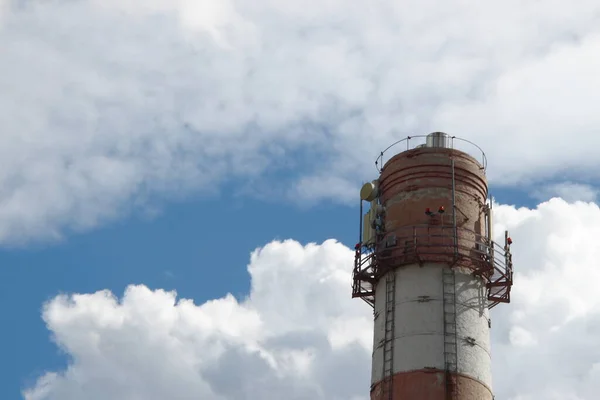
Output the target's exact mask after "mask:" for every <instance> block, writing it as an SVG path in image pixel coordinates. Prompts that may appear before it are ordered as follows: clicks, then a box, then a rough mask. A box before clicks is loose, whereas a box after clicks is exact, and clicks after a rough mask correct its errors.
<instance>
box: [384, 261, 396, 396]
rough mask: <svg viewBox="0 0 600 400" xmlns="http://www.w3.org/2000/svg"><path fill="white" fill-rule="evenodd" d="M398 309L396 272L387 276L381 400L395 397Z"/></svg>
mask: <svg viewBox="0 0 600 400" xmlns="http://www.w3.org/2000/svg"><path fill="white" fill-rule="evenodd" d="M395 309H396V271H395V270H392V271H389V272H388V273H387V274H386V276H385V326H384V341H383V380H382V381H383V382H382V391H381V400H385V399H386V398H387V400H393V397H394V390H393V386H394V331H395V329H394V328H395V325H394V319H395V318H394V317H395V315H394V314H395Z"/></svg>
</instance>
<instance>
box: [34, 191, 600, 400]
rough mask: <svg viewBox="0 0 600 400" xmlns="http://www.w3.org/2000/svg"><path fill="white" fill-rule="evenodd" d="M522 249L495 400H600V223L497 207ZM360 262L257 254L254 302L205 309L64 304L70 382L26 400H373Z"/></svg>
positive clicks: (578, 209) (52, 379) (499, 316)
mask: <svg viewBox="0 0 600 400" xmlns="http://www.w3.org/2000/svg"><path fill="white" fill-rule="evenodd" d="M495 209H496V219H497V222H496V224H497V232H498V234H499V235H502V234H503V233H502V231H503V230H505V229H508V230H510V231H511V236H512V237H513V239H514V244H513V253H514V263H515V268H516V274H515V280H516V284H515V286H514V289H513V299H512V300H513V301H512V303H511V304H510V305H502V306H499V307H496V308H494V310H493V311H492V321H493V322H492V328H493V329H492V331H493V337H492V339H493V347H492V352H493V367H494V389H495V390H494V391H495V393H496V396H497V398H501V399H507V400H541V399H556V400H559V399H573V400H593V399H596V397H597V393H598V390H600V386H599V383H598V382H600V381H599V380H598V376H599V371H600V367H599V365H600V349H598V346H597V345H596V342H597V337H598V334H600V292H599V291H598V290H597V288H596V285H595V282H598V280H599V279H600V272H599V271H598V268H597V262H596V260H597V259H598V257H600V250H599V247H598V246H596V245H595V238H597V237H598V235H599V234H600V209H599V207H598V205H596V204H592V203H582V202H576V203H567V202H565V201H563V200H560V199H553V200H551V201H549V202H545V203H542V204H540V205H539V206H538V207H537V208H535V209H527V208H520V209H516V208H514V207H512V206H504V205H498V206H497V207H496V208H495ZM352 261H353V251H352V250H351V249H348V248H346V247H345V246H343V245H342V244H340V243H338V242H336V241H334V240H328V241H326V242H324V243H322V244H320V245H317V244H309V245H306V246H302V245H300V244H299V243H297V242H295V241H292V240H288V241H285V242H272V243H270V244H268V245H266V246H264V247H263V248H261V249H258V250H256V251H255V252H254V253H253V254H252V256H251V261H250V264H249V266H248V269H249V272H250V274H251V278H252V285H251V293H250V294H249V296H248V298H246V299H244V300H243V301H239V300H236V299H235V298H233V297H232V296H226V297H224V298H221V299H215V300H213V301H209V302H206V303H204V304H201V305H195V304H194V303H193V302H192V301H191V300H185V299H181V300H177V299H176V294H175V293H173V292H164V291H161V290H156V291H151V290H149V289H148V288H146V287H144V286H131V287H129V288H128V289H127V291H126V292H125V294H124V295H123V297H122V298H121V299H117V298H116V297H115V296H114V295H112V294H111V293H109V292H106V291H101V292H97V293H93V294H76V295H71V296H65V295H63V296H58V297H56V298H55V299H53V300H52V301H50V302H49V303H48V304H47V305H46V306H45V309H44V319H45V321H46V323H47V325H48V328H49V329H50V331H51V332H52V334H53V337H54V340H55V341H56V343H57V344H58V345H59V346H60V347H61V348H62V349H63V350H64V351H65V352H66V353H67V354H68V355H69V356H70V358H71V361H70V364H69V367H68V369H66V370H65V371H59V372H51V373H48V374H47V375H45V376H43V377H40V379H39V381H38V382H37V384H36V385H35V386H34V387H32V388H29V389H27V390H26V391H25V392H24V393H25V398H26V399H27V400H59V399H60V400H71V399H73V400H79V399H82V398H85V399H90V400H94V399H106V398H111V399H142V398H143V399H146V400H154V399H156V400H162V399H165V398H169V399H192V398H194V399H197V398H203V399H211V400H212V399H215V400H217V399H218V400H221V399H222V400H230V399H231V400H233V399H235V400H238V399H265V400H268V399H280V398H286V399H309V398H310V399H339V400H348V399H351V400H359V399H367V398H368V392H369V378H370V374H369V370H370V354H371V346H372V335H371V329H372V322H371V321H372V312H371V310H370V309H369V308H368V306H366V305H365V304H364V303H363V302H361V301H360V300H352V299H351V298H350V271H351V266H352Z"/></svg>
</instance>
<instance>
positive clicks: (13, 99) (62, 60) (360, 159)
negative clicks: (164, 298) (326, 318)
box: [0, 0, 600, 242]
mask: <svg viewBox="0 0 600 400" xmlns="http://www.w3.org/2000/svg"><path fill="white" fill-rule="evenodd" d="M0 4H5V5H6V7H4V11H3V12H1V14H2V17H1V18H0V21H1V22H0V47H1V48H2V52H1V54H0V65H2V69H1V73H0V89H1V90H0V110H2V111H0V128H2V135H0V160H2V162H1V165H0V167H1V168H0V188H1V189H0V202H1V204H2V207H0V210H1V211H0V241H4V242H7V241H19V240H28V239H31V238H46V239H47V238H58V237H60V236H61V233H63V232H64V230H65V229H89V228H90V227H93V226H95V225H97V224H100V223H102V222H103V221H105V220H108V219H111V218H116V217H118V216H120V215H122V214H123V213H128V212H130V211H131V209H140V208H141V209H145V208H148V207H153V204H154V202H155V201H157V199H159V200H160V199H164V198H165V197H166V198H171V197H173V196H186V195H188V194H189V193H191V192H197V191H199V190H200V189H202V192H207V191H208V192H209V193H210V192H211V191H216V190H218V188H219V185H220V183H222V182H224V181H226V180H227V179H245V180H253V179H254V180H259V181H260V180H261V177H263V178H264V177H265V176H266V175H265V174H267V175H268V174H270V173H273V171H280V172H281V171H283V172H288V174H286V175H285V176H286V178H285V179H281V184H280V185H279V186H278V187H279V189H277V190H279V193H278V194H279V195H280V196H288V197H289V198H292V199H302V198H305V197H309V198H313V199H314V198H318V197H319V196H321V197H332V198H334V199H337V200H341V201H347V200H348V198H349V196H350V195H349V193H353V191H352V190H351V189H350V188H352V187H354V186H355V182H357V181H358V180H359V179H369V178H372V177H373V176H372V175H371V172H369V171H373V172H374V169H373V170H371V169H370V168H373V165H372V162H373V156H374V155H376V154H377V153H378V152H379V151H380V150H381V149H382V148H383V147H385V146H387V145H388V144H389V143H390V142H392V141H393V140H395V139H398V138H399V137H403V136H405V135H407V134H422V133H427V132H428V131H431V130H446V131H449V132H451V133H453V134H457V135H459V136H460V135H462V136H464V137H467V138H469V139H471V140H474V141H475V142H479V143H480V144H485V146H484V147H485V148H486V150H487V151H488V153H489V156H490V157H488V158H489V160H490V164H491V165H493V166H494V168H493V169H492V170H491V174H492V175H491V177H492V179H493V180H495V181H497V182H499V183H503V184H512V183H515V182H520V181H524V180H535V179H538V178H543V177H546V176H549V175H554V174H557V173H559V172H561V171H563V169H564V168H566V167H568V168H571V169H570V171H575V170H576V168H575V167H576V166H577V165H580V166H581V167H582V168H583V167H585V168H587V167H595V166H596V161H595V160H596V158H595V157H590V155H591V154H592V152H593V151H595V150H594V149H595V148H596V147H598V139H597V138H598V136H597V135H596V134H595V130H594V129H595V127H596V126H598V116H597V113H596V111H595V109H594V108H593V107H592V106H591V105H592V104H596V103H597V102H598V101H597V100H598V93H600V90H598V88H599V87H598V85H599V82H598V79H597V76H596V75H597V74H595V71H597V69H598V65H597V63H598V59H597V57H595V56H594V55H595V54H597V53H598V51H597V47H598V43H599V42H598V37H599V36H598V34H599V32H600V31H599V30H600V28H599V27H600V24H598V21H597V19H598V17H597V16H598V15H599V12H598V11H599V10H600V5H599V4H598V3H597V2H596V1H591V0H581V1H578V2H576V3H574V4H569V5H566V4H564V3H563V2H556V1H550V0H549V1H547V2H545V3H544V4H543V6H541V7H540V3H539V2H538V1H533V0H530V1H517V0H512V1H507V2H502V3H499V4H490V3H481V4H476V5H473V4H471V3H465V2H460V1H446V2H443V4H440V3H439V2H437V1H435V2H434V1H422V0H419V1H415V0H406V1H402V2H390V1H379V2H372V1H366V0H352V1H340V0H329V1H325V2H323V1H318V2H317V1H314V0H311V1H304V2H296V1H287V2H281V1H272V0H260V1H258V0H257V1H253V2H242V1H236V0H218V1H217V0H202V1H190V0H179V1H172V0H152V1H148V0H128V1H123V0H118V1H117V0H109V1H100V0H81V1H62V0H55V1H29V2H20V1H9V0H6V1H2V2H1V3H0ZM566 135H569V136H566ZM299 155H300V156H299ZM298 160H300V161H298ZM524 164H527V168H523V165H524ZM596 171H598V169H597V168H587V169H586V170H585V173H586V174H587V175H589V178H590V179H595V178H597V172H596ZM357 178H359V179H357ZM329 183H331V184H329ZM259 184H260V183H259V182H258V183H256V185H259Z"/></svg>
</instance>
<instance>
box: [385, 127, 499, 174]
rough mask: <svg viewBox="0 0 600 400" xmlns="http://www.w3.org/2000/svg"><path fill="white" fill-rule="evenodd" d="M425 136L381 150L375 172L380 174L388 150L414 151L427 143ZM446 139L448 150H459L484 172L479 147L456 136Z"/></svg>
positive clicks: (482, 152) (484, 166)
mask: <svg viewBox="0 0 600 400" xmlns="http://www.w3.org/2000/svg"><path fill="white" fill-rule="evenodd" d="M427 136H428V135H415V136H407V137H405V138H404V139H401V140H398V141H397V142H395V143H392V144H391V145H389V146H388V147H387V148H386V149H385V150H383V151H382V152H381V153H380V154H379V156H378V157H377V159H376V160H375V167H376V168H377V171H378V172H379V173H381V171H382V169H383V165H384V155H385V153H386V152H387V151H388V150H390V149H392V148H393V147H396V146H401V147H402V149H401V150H400V151H399V152H404V151H407V150H412V149H416V148H417V147H419V146H421V145H425V144H426V143H427ZM448 139H449V141H450V147H449V148H451V149H454V150H460V151H462V152H463V153H466V154H469V155H470V156H471V157H473V158H474V159H475V160H477V162H479V164H480V165H481V169H483V170H484V171H485V170H486V169H487V157H486V155H485V152H484V151H483V149H482V148H481V147H479V146H478V145H476V144H475V143H473V142H471V141H469V140H467V139H462V138H459V137H457V136H448ZM431 148H432V149H445V147H431ZM399 152H396V153H394V155H396V154H398V153H399ZM473 153H475V154H473ZM389 158H392V157H389Z"/></svg>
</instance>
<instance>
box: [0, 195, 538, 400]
mask: <svg viewBox="0 0 600 400" xmlns="http://www.w3.org/2000/svg"><path fill="white" fill-rule="evenodd" d="M492 190H493V188H492ZM496 197H497V199H498V201H500V202H514V203H516V204H517V205H519V206H524V205H531V204H533V202H532V201H531V200H529V199H528V198H527V197H526V196H524V195H523V194H521V195H519V194H517V193H515V192H514V191H512V192H511V191H508V190H498V191H497V192H496ZM357 235H358V206H355V207H351V206H344V205H339V204H333V203H329V204H327V202H326V203H325V204H319V205H316V206H312V207H308V208H305V207H298V206H297V205H294V204H288V203H281V202H276V201H267V202H266V201H260V200H255V199H252V198H243V197H239V196H234V195H233V194H232V192H231V191H224V192H223V193H222V194H220V195H219V196H217V197H214V198H211V199H206V198H203V199H199V200H196V201H186V202H181V203H175V204H169V205H166V206H165V207H164V209H163V211H162V212H161V214H160V215H158V216H155V217H152V218H141V217H139V216H133V217H130V218H127V219H125V220H122V221H118V222H115V223H112V224H109V225H108V226H106V227H103V228H99V229H97V230H94V231H93V232H88V233H81V234H70V235H68V236H67V237H66V238H65V239H64V241H62V242H60V243H56V244H48V245H37V246H35V248H33V249H27V248H24V249H23V248H19V249H4V250H3V251H2V252H1V253H0V263H1V264H2V265H7V266H11V267H10V268H3V269H2V270H0V273H1V275H0V276H1V279H0V281H1V282H2V291H1V296H2V302H1V304H3V309H2V314H3V315H4V318H5V321H6V326H9V327H18V328H17V329H4V330H2V331H1V333H0V343H2V345H1V349H0V350H1V352H2V354H4V355H5V357H6V358H7V359H12V360H15V362H13V363H11V364H10V365H9V364H3V370H2V371H0V372H1V374H0V380H1V381H0V388H1V389H0V397H1V398H3V399H18V398H20V393H21V390H22V389H23V388H24V387H28V386H31V385H32V384H33V383H34V382H35V380H36V379H37V378H38V377H39V376H40V375H41V374H42V373H43V372H45V371H47V370H57V369H61V368H64V367H65V366H66V365H67V356H66V355H65V354H64V353H63V352H62V351H61V350H59V349H58V348H57V346H56V345H55V344H54V343H53V342H52V341H51V338H50V332H49V331H48V329H47V328H46V326H45V324H44V321H43V320H42V318H41V307H42V305H43V303H44V302H46V301H48V300H50V299H51V298H53V297H54V296H56V295H58V294H59V293H73V292H75V293H91V292H95V291H97V290H102V289H108V290H110V291H112V292H113V293H114V294H115V295H117V296H120V295H122V293H123V291H124V290H125V288H126V287H127V285H129V284H144V285H146V286H148V287H149V288H152V289H158V288H163V289H166V290H176V291H177V293H178V295H179V296H180V297H184V298H189V299H193V300H194V301H195V302H196V303H197V304H201V303H203V302H205V301H207V300H210V299H214V298H219V297H222V296H224V295H225V294H227V293H232V294H233V295H235V296H236V297H238V298H240V299H241V298H243V297H245V296H246V295H247V294H248V290H249V275H248V273H247V270H246V266H247V264H248V262H249V256H250V253H251V252H252V251H253V250H254V249H255V248H257V247H261V246H263V245H265V244H266V243H268V242H270V241H272V240H276V239H279V240H281V239H288V238H294V239H296V240H298V241H300V242H302V243H308V242H317V243H321V242H323V241H324V240H326V239H329V238H335V239H337V240H339V241H341V242H342V243H344V244H345V245H347V246H348V247H351V246H353V244H354V243H355V242H356V238H357ZM348 268H351V266H350V265H349V266H348ZM348 285H350V282H348ZM348 296H350V287H348ZM15 303H17V304H18V307H15V306H14V304H15ZM357 306H360V302H359V301H358V300H357Z"/></svg>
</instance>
